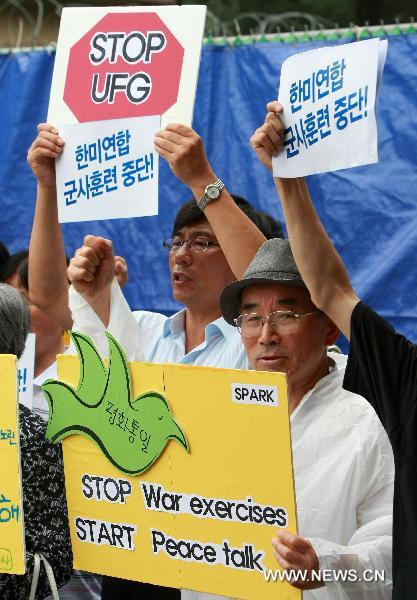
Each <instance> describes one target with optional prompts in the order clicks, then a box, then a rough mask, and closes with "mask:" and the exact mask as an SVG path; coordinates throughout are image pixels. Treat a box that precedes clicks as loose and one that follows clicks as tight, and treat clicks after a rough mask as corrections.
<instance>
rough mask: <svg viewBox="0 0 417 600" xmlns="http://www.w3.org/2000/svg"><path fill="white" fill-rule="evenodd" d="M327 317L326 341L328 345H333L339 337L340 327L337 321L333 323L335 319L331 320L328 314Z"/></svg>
mask: <svg viewBox="0 0 417 600" xmlns="http://www.w3.org/2000/svg"><path fill="white" fill-rule="evenodd" d="M326 319H327V332H326V337H325V340H324V343H325V345H326V346H333V344H334V343H335V342H336V340H337V338H338V337H339V335H340V329H339V328H338V327H337V325H336V324H335V323H333V321H331V320H330V319H329V317H327V316H326Z"/></svg>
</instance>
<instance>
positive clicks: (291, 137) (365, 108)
mask: <svg viewBox="0 0 417 600" xmlns="http://www.w3.org/2000/svg"><path fill="white" fill-rule="evenodd" d="M386 51H387V42H386V41H381V40H379V39H372V40H365V41H362V42H354V43H352V44H344V45H341V46H333V47H326V48H319V49H317V50H310V51H308V52H303V53H301V54H295V55H294V56H291V57H290V58H288V59H287V60H286V61H285V62H284V63H283V65H282V70H281V79H280V88H279V94H278V100H279V102H280V103H281V104H282V106H283V107H284V112H283V113H282V115H281V118H282V121H283V124H284V127H285V139H284V149H283V151H282V152H281V153H280V154H279V155H278V156H277V157H274V158H273V160H272V164H273V172H274V176H276V177H303V176H305V175H313V174H314V173H323V172H328V171H336V170H338V169H346V168H348V167H356V166H359V165H366V164H370V163H374V162H377V161H378V148H377V128H376V119H375V98H376V90H377V82H378V84H379V83H380V80H381V76H382V70H383V67H384V62H385V57H386Z"/></svg>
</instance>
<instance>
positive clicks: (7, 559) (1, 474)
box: [0, 354, 26, 575]
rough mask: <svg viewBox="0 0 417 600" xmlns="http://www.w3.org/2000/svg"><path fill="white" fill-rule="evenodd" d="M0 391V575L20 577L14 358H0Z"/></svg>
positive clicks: (21, 536)
mask: <svg viewBox="0 0 417 600" xmlns="http://www.w3.org/2000/svg"><path fill="white" fill-rule="evenodd" d="M0 390H1V410H0V573H9V574H17V575H23V574H24V573H25V571H26V564H25V538H24V523H23V506H22V489H21V475H20V441H19V403H18V395H17V359H16V357H15V356H11V355H6V354H4V355H0Z"/></svg>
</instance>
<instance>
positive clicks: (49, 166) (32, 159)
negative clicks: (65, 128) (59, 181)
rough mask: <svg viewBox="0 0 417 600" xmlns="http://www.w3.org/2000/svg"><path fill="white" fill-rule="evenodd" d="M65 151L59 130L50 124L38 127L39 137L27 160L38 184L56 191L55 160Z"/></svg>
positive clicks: (42, 124) (32, 146) (30, 149)
mask: <svg viewBox="0 0 417 600" xmlns="http://www.w3.org/2000/svg"><path fill="white" fill-rule="evenodd" d="M63 149H64V140H63V139H62V138H60V137H59V134H58V130H57V129H56V128H55V127H54V126H53V125H49V124H48V123H40V124H39V125H38V136H37V137H36V139H35V140H34V142H33V144H32V145H31V147H30V148H29V151H28V156H27V160H28V163H29V165H30V168H31V169H32V171H33V174H34V175H35V177H36V178H37V180H38V183H39V184H40V185H41V186H43V187H48V188H53V189H54V191H55V187H56V185H55V159H56V158H58V156H59V155H60V154H62V151H63Z"/></svg>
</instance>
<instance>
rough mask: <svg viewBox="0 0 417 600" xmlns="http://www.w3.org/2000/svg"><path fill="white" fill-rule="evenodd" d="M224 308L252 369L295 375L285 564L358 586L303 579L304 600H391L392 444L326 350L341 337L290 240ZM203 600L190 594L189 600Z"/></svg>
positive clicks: (264, 252)
mask: <svg viewBox="0 0 417 600" xmlns="http://www.w3.org/2000/svg"><path fill="white" fill-rule="evenodd" d="M220 305H221V310H222V314H223V317H224V319H225V320H226V321H227V322H228V323H230V324H233V325H235V326H236V327H237V328H238V329H239V331H240V334H241V336H242V340H243V343H244V346H245V349H246V353H247V357H248V360H249V363H250V366H251V367H252V368H254V369H257V370H267V371H282V372H285V373H286V375H287V383H288V399H289V407H290V411H291V438H292V451H293V466H294V478H295V489H296V499H297V514H298V529H299V535H295V534H292V533H288V532H279V533H278V534H277V536H276V537H275V538H274V541H273V545H274V552H275V554H276V557H277V559H278V561H279V563H280V565H281V566H282V567H283V568H284V569H286V570H294V571H300V572H304V573H307V576H308V574H310V573H311V571H312V570H319V569H323V570H326V571H327V570H329V571H332V572H333V571H337V570H340V571H342V572H344V573H345V575H346V573H348V572H350V571H349V570H352V571H351V573H352V574H353V575H352V577H351V578H350V579H347V580H345V581H342V578H339V580H338V581H336V580H333V581H327V580H326V584H325V585H324V583H320V582H319V583H318V582H317V581H302V580H301V579H300V580H299V581H296V580H293V585H295V587H298V588H300V589H303V590H305V592H304V596H303V597H304V600H313V599H314V600H319V599H320V600H321V599H323V600H324V599H327V600H328V599H336V598H337V599H339V598H343V599H349V600H353V599H354V600H359V599H361V600H365V599H367V600H376V599H378V600H381V599H384V600H385V599H386V600H388V599H389V598H390V597H391V589H392V588H391V575H390V573H391V542H392V538H391V527H392V493H393V471H394V465H393V457H392V452H391V448H390V444H389V440H388V437H387V435H386V433H385V431H384V430H383V428H382V426H381V424H380V422H379V420H378V418H377V416H376V414H375V412H374V411H373V409H372V408H371V407H370V406H369V404H368V403H367V402H366V400H365V399H363V398H362V397H361V396H357V395H355V394H352V393H350V392H347V391H345V390H343V388H342V381H343V373H344V362H345V361H344V357H341V358H340V359H338V358H337V357H334V358H332V357H331V355H329V354H328V353H327V351H326V346H327V345H329V344H330V343H333V342H334V341H335V338H336V337H337V335H338V330H337V328H336V326H335V325H334V324H333V323H332V321H330V319H329V318H328V317H327V316H326V315H324V313H322V312H321V311H319V310H318V309H317V307H316V306H314V304H313V303H312V301H311V298H310V294H309V292H308V290H307V288H306V286H305V284H304V281H303V279H302V278H301V275H300V273H299V271H298V269H297V267H296V264H295V261H294V258H293V255H292V252H291V248H290V244H289V242H288V240H283V239H273V240H268V241H266V242H265V243H264V244H263V245H262V246H261V248H260V249H259V250H258V252H257V254H256V255H255V257H254V258H253V260H252V262H251V264H250V265H249V267H248V268H247V270H246V272H245V274H244V276H243V277H242V279H241V280H240V281H236V282H233V283H231V284H229V285H228V286H226V288H225V289H224V291H223V293H222V295H221V298H220ZM272 469H273V464H272V462H271V470H272ZM272 472H273V471H272ZM307 538H308V539H307ZM374 571H378V573H380V572H381V573H382V571H383V572H384V574H383V577H384V580H383V581H381V580H379V581H376V580H375V579H376V578H374V579H373V580H372V581H370V580H371V579H372V576H371V577H368V579H369V581H368V582H366V581H365V579H366V573H368V576H369V573H372V574H373V573H374ZM365 572H366V573H365ZM364 574H365V577H364ZM354 577H357V579H358V581H356V582H354V581H353V578H354ZM359 579H362V581H359ZM271 585H273V584H272V583H271ZM184 595H185V592H183V598H184ZM199 596H200V595H199V594H196V593H195V592H187V596H185V598H186V599H187V600H191V599H195V598H197V597H199ZM201 597H203V595H201Z"/></svg>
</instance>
